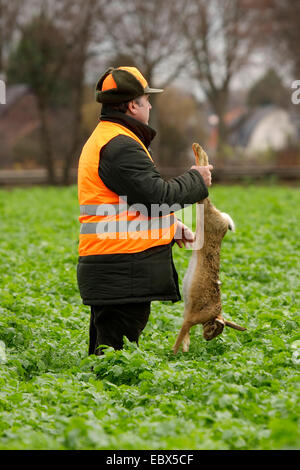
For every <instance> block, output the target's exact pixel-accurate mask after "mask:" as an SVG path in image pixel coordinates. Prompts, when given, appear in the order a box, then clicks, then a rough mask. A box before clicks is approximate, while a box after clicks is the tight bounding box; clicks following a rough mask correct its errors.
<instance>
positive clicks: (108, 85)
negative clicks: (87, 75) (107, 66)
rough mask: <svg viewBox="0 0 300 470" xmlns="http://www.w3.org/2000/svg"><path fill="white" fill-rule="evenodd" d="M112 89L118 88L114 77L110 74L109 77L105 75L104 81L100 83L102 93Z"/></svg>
mask: <svg viewBox="0 0 300 470" xmlns="http://www.w3.org/2000/svg"><path fill="white" fill-rule="evenodd" d="M113 88H118V87H117V84H116V82H115V80H114V77H113V76H112V74H111V73H110V74H109V75H107V77H106V79H105V80H104V82H103V83H102V91H106V90H112V89H113Z"/></svg>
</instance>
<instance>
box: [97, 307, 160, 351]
mask: <svg viewBox="0 0 300 470" xmlns="http://www.w3.org/2000/svg"><path fill="white" fill-rule="evenodd" d="M150 307H151V302H143V303H133V304H124V305H102V306H100V305H99V306H91V318H90V330H89V354H96V355H98V356H99V355H101V354H103V351H102V349H101V347H99V345H106V346H112V347H113V348H114V349H122V348H123V336H126V337H127V338H128V339H129V341H135V342H136V343H137V344H138V339H139V336H140V334H141V332H142V331H143V329H144V328H145V326H146V324H147V322H148V319H149V315H150Z"/></svg>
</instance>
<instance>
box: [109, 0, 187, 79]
mask: <svg viewBox="0 0 300 470" xmlns="http://www.w3.org/2000/svg"><path fill="white" fill-rule="evenodd" d="M182 6H183V2H182V0H173V1H163V0H152V1H151V2H145V1H144V0H127V1H126V2H120V1H118V0H112V1H110V2H109V3H107V4H106V5H105V6H104V8H103V11H102V12H101V14H102V15H103V16H104V19H105V27H106V33H107V37H109V38H110V41H111V44H112V46H113V51H114V54H113V55H112V54H111V56H110V60H112V59H113V58H114V57H113V56H114V55H115V56H118V55H120V54H121V55H123V56H127V57H131V58H132V59H133V60H134V63H135V64H136V66H137V67H139V68H140V69H141V71H142V73H143V74H144V76H145V78H146V79H147V80H148V81H149V82H152V81H153V80H154V79H155V80H157V83H158V85H159V86H165V85H166V84H167V83H170V82H171V81H172V80H173V79H174V78H175V77H176V76H177V74H178V71H179V70H180V69H181V68H182V56H181V52H182V50H183V48H182V43H181V41H180V40H179V37H180V27H181V26H180V25H181V21H180V18H181V17H182V16H183V15H184V10H182ZM111 50H112V48H111V47H110V51H111ZM166 64H168V67H166V66H165V65H166ZM162 65H163V66H164V70H163V71H162Z"/></svg>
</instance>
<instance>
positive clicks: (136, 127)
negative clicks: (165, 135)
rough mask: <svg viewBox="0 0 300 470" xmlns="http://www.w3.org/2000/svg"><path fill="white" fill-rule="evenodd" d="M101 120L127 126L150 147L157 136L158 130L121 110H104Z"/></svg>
mask: <svg viewBox="0 0 300 470" xmlns="http://www.w3.org/2000/svg"><path fill="white" fill-rule="evenodd" d="M100 121H110V122H115V123H117V124H121V125H122V126H124V127H127V129H129V130H130V131H132V132H133V133H134V134H135V135H136V136H137V137H138V138H139V139H140V140H141V141H142V142H143V144H144V145H145V147H146V148H148V147H149V145H150V143H151V141H152V140H153V139H154V137H155V136H156V131H155V130H154V129H152V127H150V126H148V125H147V124H143V123H142V122H140V121H138V120H137V119H134V118H133V117H131V116H128V115H127V114H124V113H121V112H120V111H105V110H102V113H101V116H100Z"/></svg>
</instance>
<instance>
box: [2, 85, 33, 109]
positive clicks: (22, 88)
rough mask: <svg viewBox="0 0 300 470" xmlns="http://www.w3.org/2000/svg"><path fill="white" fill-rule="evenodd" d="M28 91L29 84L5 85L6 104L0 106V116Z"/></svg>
mask: <svg viewBox="0 0 300 470" xmlns="http://www.w3.org/2000/svg"><path fill="white" fill-rule="evenodd" d="M27 92H29V86H28V85H24V84H19V83H18V84H16V85H9V86H7V87H6V104H2V105H1V106H0V116H2V115H3V114H5V112H6V111H7V110H8V109H9V108H10V107H11V106H12V105H13V104H14V103H16V102H17V101H18V99H19V98H21V97H22V96H23V95H24V94H25V93H27Z"/></svg>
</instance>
